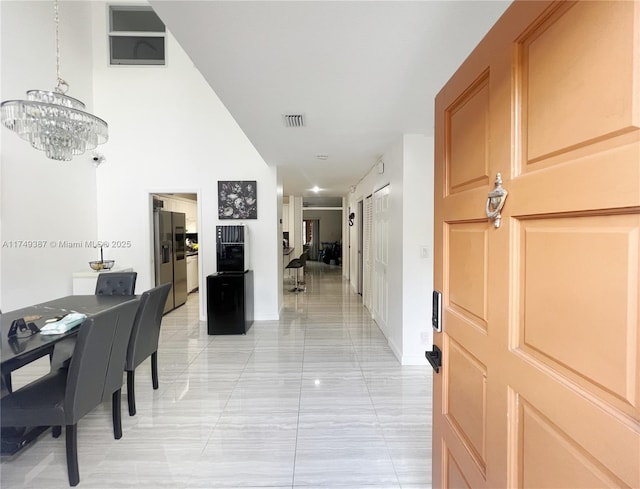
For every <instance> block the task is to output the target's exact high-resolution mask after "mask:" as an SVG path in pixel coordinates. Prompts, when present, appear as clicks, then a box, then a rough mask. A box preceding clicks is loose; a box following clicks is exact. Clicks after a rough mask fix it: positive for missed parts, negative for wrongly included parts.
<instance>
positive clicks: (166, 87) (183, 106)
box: [92, 2, 282, 320]
mask: <svg viewBox="0 0 640 489" xmlns="http://www.w3.org/2000/svg"><path fill="white" fill-rule="evenodd" d="M92 13H93V27H94V30H95V33H96V37H95V39H94V47H93V54H94V92H95V107H96V110H97V111H99V112H100V113H101V114H102V116H103V118H104V119H106V120H107V121H108V122H109V125H110V134H111V136H110V141H109V143H108V144H107V145H105V146H104V148H103V152H104V154H105V156H106V157H107V162H106V163H104V164H103V165H102V166H101V167H100V168H99V171H98V182H97V197H98V199H97V206H98V207H97V210H98V232H99V235H100V237H101V239H105V240H129V241H131V243H132V246H131V247H130V248H122V249H111V250H110V252H109V258H112V259H115V260H116V262H117V263H119V264H120V265H131V266H133V268H134V269H135V270H136V271H137V272H138V274H139V275H138V282H137V286H138V287H137V288H138V291H140V290H144V289H145V288H148V287H151V286H152V285H153V262H152V252H151V249H152V238H151V237H152V222H151V199H150V197H149V194H150V193H166V192H187V193H197V194H198V216H199V222H198V240H199V245H200V246H199V261H200V268H201V270H200V272H201V276H200V283H201V284H203V285H205V284H206V280H205V277H206V276H207V275H209V274H211V273H214V272H215V271H216V262H215V226H216V225H217V224H229V221H219V220H218V216H217V182H218V180H256V181H257V190H258V219H256V220H247V221H244V222H240V221H237V222H236V221H234V223H237V224H241V223H244V224H245V225H246V226H247V227H248V228H249V232H250V239H251V250H250V260H251V268H252V269H253V270H254V280H255V303H254V308H255V319H257V320H264V319H277V318H278V307H279V306H278V287H280V283H279V282H278V277H279V270H278V269H277V268H278V255H279V254H281V250H280V246H281V236H282V235H281V233H279V226H278V225H277V222H278V207H279V204H278V202H279V198H278V192H277V178H276V170H275V169H274V168H270V167H268V166H267V165H266V164H265V163H264V161H263V160H262V158H261V157H260V155H259V154H258V153H257V152H256V150H255V148H254V147H253V146H252V144H251V143H250V142H249V141H248V139H247V138H246V136H245V135H244V133H243V132H242V131H241V130H240V128H239V127H238V125H237V124H236V122H235V121H234V119H233V118H232V117H231V115H230V114H229V112H228V111H227V110H226V108H225V107H224V106H223V104H222V103H221V102H220V100H219V99H218V97H217V96H216V95H215V93H214V92H213V90H212V89H211V87H209V85H208V84H207V83H206V82H205V80H204V79H203V77H202V76H201V74H200V73H199V72H198V71H197V70H196V69H195V67H194V66H193V63H192V62H191V60H190V59H189V58H188V56H187V55H186V54H185V53H184V52H183V50H182V49H181V48H180V46H179V45H178V44H177V42H176V41H175V39H174V38H173V37H172V36H171V34H170V33H167V48H166V53H167V54H166V55H167V65H166V66H163V67H157V66H156V67H153V66H109V64H108V46H107V5H106V4H105V3H104V2H93V3H92ZM205 299H206V285H205V286H204V287H201V294H200V319H201V320H204V319H206V301H205Z"/></svg>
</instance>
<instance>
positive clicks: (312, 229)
mask: <svg viewBox="0 0 640 489" xmlns="http://www.w3.org/2000/svg"><path fill="white" fill-rule="evenodd" d="M302 233H303V234H302V235H303V237H304V239H303V249H304V250H305V251H308V252H309V260H313V261H318V255H319V252H320V243H319V241H320V219H304V220H303V221H302Z"/></svg>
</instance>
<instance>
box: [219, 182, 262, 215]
mask: <svg viewBox="0 0 640 489" xmlns="http://www.w3.org/2000/svg"><path fill="white" fill-rule="evenodd" d="M218 219H258V188H257V184H256V181H255V180H237V181H226V180H219V181H218Z"/></svg>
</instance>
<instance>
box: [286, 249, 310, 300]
mask: <svg viewBox="0 0 640 489" xmlns="http://www.w3.org/2000/svg"><path fill="white" fill-rule="evenodd" d="M308 256H309V252H308V251H305V252H304V253H302V255H300V257H299V258H294V259H293V260H291V261H290V262H289V263H288V264H287V266H286V267H285V268H294V269H295V270H296V286H295V287H294V288H293V289H290V290H289V292H301V291H304V290H305V289H304V287H300V282H299V280H298V271H299V270H300V269H301V268H304V266H305V265H306V264H307V257H308ZM303 273H304V272H303Z"/></svg>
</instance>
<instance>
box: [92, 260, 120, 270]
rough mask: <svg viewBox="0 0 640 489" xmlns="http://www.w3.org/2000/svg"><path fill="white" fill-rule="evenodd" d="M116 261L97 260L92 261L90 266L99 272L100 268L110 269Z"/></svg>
mask: <svg viewBox="0 0 640 489" xmlns="http://www.w3.org/2000/svg"><path fill="white" fill-rule="evenodd" d="M115 263H116V261H115V260H96V261H90V262H89V266H90V267H91V270H95V271H96V272H99V271H100V270H110V269H111V268H113V265H114V264H115Z"/></svg>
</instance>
